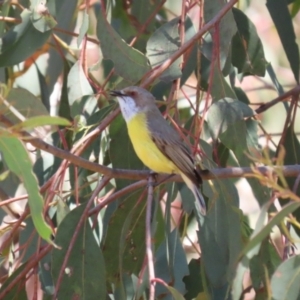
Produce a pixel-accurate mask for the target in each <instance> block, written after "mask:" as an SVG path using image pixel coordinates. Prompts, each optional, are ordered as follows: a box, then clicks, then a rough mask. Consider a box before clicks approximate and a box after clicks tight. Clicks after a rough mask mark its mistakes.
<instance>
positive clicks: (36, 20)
mask: <svg viewBox="0 0 300 300" xmlns="http://www.w3.org/2000/svg"><path fill="white" fill-rule="evenodd" d="M51 2H52V5H51V4H50V3H51ZM53 3H54V0H48V1H47V2H45V1H43V0H31V7H30V8H31V12H32V15H31V21H32V24H33V26H34V27H35V28H36V29H37V30H38V31H40V32H46V31H49V30H51V29H53V28H54V27H55V26H56V25H57V22H56V21H55V19H54V17H53V16H52V13H53V12H51V9H49V4H50V8H52V7H54V4H53Z"/></svg>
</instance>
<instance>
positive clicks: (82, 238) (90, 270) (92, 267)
mask: <svg viewBox="0 0 300 300" xmlns="http://www.w3.org/2000/svg"><path fill="white" fill-rule="evenodd" d="M84 209H85V206H84V205H81V206H79V207H77V208H75V209H74V210H72V211H71V212H70V213H69V214H68V215H67V216H66V217H65V218H64V219H63V221H62V222H61V224H60V225H59V227H58V230H57V233H56V237H55V243H57V245H59V246H60V247H61V249H53V253H52V274H53V277H54V281H55V282H56V283H57V279H58V276H59V273H60V272H61V268H62V264H63V261H64V259H65V257H66V253H67V251H68V247H69V246H70V241H71V239H72V237H73V235H74V229H75V228H76V225H77V224H78V221H79V219H80V217H81V216H82V213H83V210H84ZM70 250H71V251H70V252H69V259H68V263H67V266H66V269H65V270H62V271H63V278H62V282H61V285H60V289H59V291H58V298H59V299H73V298H74V297H75V298H76V297H77V298H80V299H106V296H107V295H106V282H105V280H106V264H105V262H104V259H103V255H102V252H101V249H100V246H99V245H98V244H97V242H96V240H95V237H94V234H93V230H92V228H91V225H90V222H89V220H88V219H86V220H85V221H84V222H83V224H82V227H81V228H80V229H79V232H78V236H77V239H76V241H75V243H74V246H73V247H72V249H70Z"/></svg>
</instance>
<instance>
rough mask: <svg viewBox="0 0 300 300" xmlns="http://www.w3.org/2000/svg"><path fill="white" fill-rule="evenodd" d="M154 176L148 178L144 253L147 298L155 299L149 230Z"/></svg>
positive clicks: (150, 231) (150, 233)
mask: <svg viewBox="0 0 300 300" xmlns="http://www.w3.org/2000/svg"><path fill="white" fill-rule="evenodd" d="M154 176H155V175H153V174H150V176H149V178H148V197H147V211H146V254H147V262H148V274H149V300H154V299H155V281H154V279H155V271H154V262H153V252H152V230H151V216H152V203H153V191H154Z"/></svg>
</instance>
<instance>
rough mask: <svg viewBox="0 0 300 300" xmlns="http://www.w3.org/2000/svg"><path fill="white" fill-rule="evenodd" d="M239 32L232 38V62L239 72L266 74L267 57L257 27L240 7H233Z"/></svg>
mask: <svg viewBox="0 0 300 300" xmlns="http://www.w3.org/2000/svg"><path fill="white" fill-rule="evenodd" d="M232 12H233V16H234V19H235V22H236V25H237V29H238V32H237V33H236V34H235V35H234V37H233V39H232V47H231V49H232V64H233V65H234V66H235V67H236V68H237V69H238V72H239V73H243V74H245V75H249V74H251V75H257V76H264V75H265V72H266V59H265V56H264V49H263V45H262V43H261V40H260V38H259V36H258V34H257V31H256V28H255V26H254V25H253V23H252V22H251V21H250V20H249V19H248V17H247V16H246V15H245V14H244V13H243V12H242V11H240V10H239V9H237V8H232Z"/></svg>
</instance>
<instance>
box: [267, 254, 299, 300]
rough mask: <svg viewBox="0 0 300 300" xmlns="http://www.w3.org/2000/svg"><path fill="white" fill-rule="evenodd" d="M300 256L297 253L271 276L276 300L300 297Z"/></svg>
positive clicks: (273, 294) (289, 299) (294, 299)
mask: <svg viewBox="0 0 300 300" xmlns="http://www.w3.org/2000/svg"><path fill="white" fill-rule="evenodd" d="M299 268H300V256H299V255H296V256H294V257H291V258H289V259H288V260H286V261H284V262H283V263H282V264H281V265H280V266H279V267H278V268H277V269H276V271H275V273H274V275H273V276H272V278H271V290H272V296H273V298H272V299H274V300H297V299H299V297H300V286H299V280H300V273H299Z"/></svg>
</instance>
